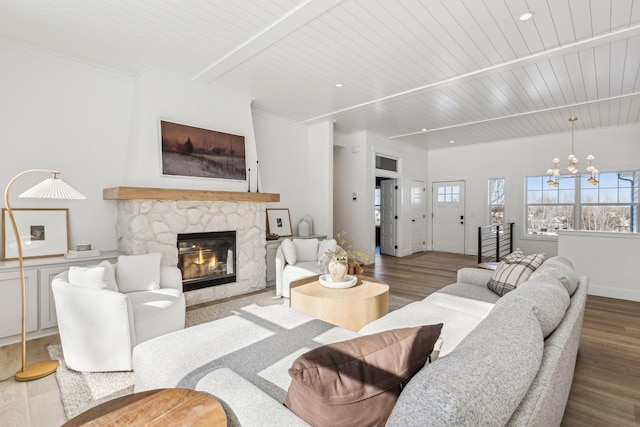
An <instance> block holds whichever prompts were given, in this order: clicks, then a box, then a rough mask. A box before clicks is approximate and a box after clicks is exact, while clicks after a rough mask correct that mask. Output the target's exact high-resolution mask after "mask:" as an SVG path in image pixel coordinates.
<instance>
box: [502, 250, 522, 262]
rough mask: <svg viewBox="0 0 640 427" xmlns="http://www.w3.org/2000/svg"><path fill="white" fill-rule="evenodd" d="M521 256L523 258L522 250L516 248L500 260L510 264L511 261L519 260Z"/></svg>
mask: <svg viewBox="0 0 640 427" xmlns="http://www.w3.org/2000/svg"><path fill="white" fill-rule="evenodd" d="M522 258H524V252H522V249H520V248H516V250H515V251H513V252H511V253H510V254H507V255H505V256H503V257H502V260H501V261H504V262H506V263H508V264H511V263H513V262H517V261H520V259H522Z"/></svg>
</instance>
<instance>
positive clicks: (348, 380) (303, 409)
mask: <svg viewBox="0 0 640 427" xmlns="http://www.w3.org/2000/svg"><path fill="white" fill-rule="evenodd" d="M441 330H442V323H439V324H437V325H425V326H416V327H413V328H402V329H392V330H390V331H384V332H379V333H377V334H372V335H366V336H362V337H358V338H354V339H352V340H348V341H342V342H337V343H333V344H329V345H325V346H322V347H318V348H315V349H313V350H311V351H308V352H307V353H305V354H303V355H302V356H300V357H298V358H297V359H296V360H295V361H294V362H293V365H292V366H291V368H290V369H289V375H290V376H291V385H290V386H289V390H288V391H287V395H286V397H285V399H284V404H285V406H287V407H288V408H289V409H291V410H292V411H293V412H294V413H295V414H296V415H298V416H299V417H300V418H302V419H303V420H305V421H306V422H308V423H309V424H311V425H313V426H316V427H321V426H332V427H333V426H337V425H344V426H383V425H384V424H385V422H386V421H387V418H388V417H389V414H390V413H391V410H392V409H393V406H394V405H395V403H396V399H397V398H398V395H399V394H400V389H401V384H403V382H406V380H408V379H409V378H410V377H411V376H413V375H414V374H415V373H416V372H418V371H419V370H420V369H421V368H422V367H423V366H424V364H425V362H426V360H427V358H428V357H429V355H430V354H431V352H432V351H433V346H434V344H435V342H436V341H437V339H438V337H439V336H440V331H441Z"/></svg>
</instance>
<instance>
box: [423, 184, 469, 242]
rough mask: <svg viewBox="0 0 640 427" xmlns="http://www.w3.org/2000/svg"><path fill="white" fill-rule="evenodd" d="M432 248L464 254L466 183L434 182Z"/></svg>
mask: <svg viewBox="0 0 640 427" xmlns="http://www.w3.org/2000/svg"><path fill="white" fill-rule="evenodd" d="M432 198H433V201H432V204H431V206H432V209H433V211H432V221H431V225H432V228H433V230H432V233H431V235H432V236H433V237H432V239H433V240H432V248H433V250H434V251H442V252H453V253H460V254H463V253H464V249H465V248H464V235H465V233H464V230H465V225H464V224H465V218H464V181H449V182H434V183H433V192H432Z"/></svg>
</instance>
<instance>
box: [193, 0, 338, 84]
mask: <svg viewBox="0 0 640 427" xmlns="http://www.w3.org/2000/svg"><path fill="white" fill-rule="evenodd" d="M342 1H343V0H307V1H306V2H304V3H302V4H301V5H300V6H298V7H297V8H295V9H293V10H291V11H290V12H289V13H287V14H286V15H284V16H283V17H282V18H280V19H279V20H277V21H275V22H274V23H273V24H272V25H270V26H269V27H267V28H266V29H265V30H264V31H261V32H259V33H257V34H256V35H254V36H253V37H251V38H250V39H249V40H247V41H246V42H244V43H243V44H241V45H240V46H238V47H237V48H236V49H234V50H233V51H231V52H229V53H228V54H226V55H225V56H223V57H222V58H220V59H219V60H217V61H216V62H214V63H213V64H211V65H209V66H208V67H207V68H206V69H204V70H203V71H201V72H200V73H198V74H197V75H196V76H195V77H193V80H197V81H201V82H203V83H205V84H211V83H212V82H213V81H214V80H216V79H217V78H218V77H221V76H223V75H224V74H225V73H227V72H229V71H231V70H232V69H234V68H235V67H237V66H239V65H240V64H242V63H243V62H244V61H246V60H247V59H249V58H251V57H253V56H255V55H257V54H258V53H260V52H261V51H263V50H265V49H266V48H268V47H269V46H271V45H272V44H274V43H276V42H277V41H279V40H281V39H282V38H284V37H286V36H288V35H289V34H291V33H292V32H294V31H296V30H297V29H298V28H300V27H302V26H304V25H306V24H308V23H309V22H311V21H313V20H314V19H316V18H318V17H319V16H320V15H322V14H324V13H326V12H327V11H328V10H330V9H331V8H333V7H335V6H337V5H338V4H340V3H342Z"/></svg>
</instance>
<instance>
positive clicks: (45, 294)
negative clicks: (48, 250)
mask: <svg viewBox="0 0 640 427" xmlns="http://www.w3.org/2000/svg"><path fill="white" fill-rule="evenodd" d="M68 269H69V266H68V265H59V266H56V267H46V268H41V269H40V329H47V328H53V327H55V326H58V317H57V314H56V303H55V300H54V299H53V290H52V289H51V281H52V280H53V278H54V277H55V276H56V275H57V274H58V273H62V272H63V271H66V270H68Z"/></svg>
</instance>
